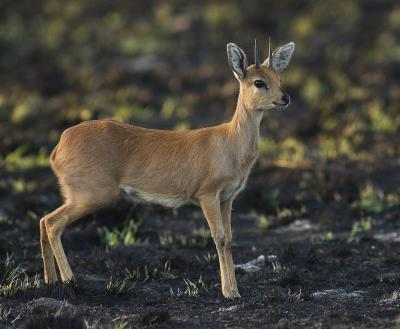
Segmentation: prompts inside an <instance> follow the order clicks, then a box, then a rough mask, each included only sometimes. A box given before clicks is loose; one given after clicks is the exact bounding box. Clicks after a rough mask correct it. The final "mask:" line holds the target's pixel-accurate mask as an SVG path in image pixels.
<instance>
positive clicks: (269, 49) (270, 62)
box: [268, 37, 272, 68]
mask: <svg viewBox="0 0 400 329" xmlns="http://www.w3.org/2000/svg"><path fill="white" fill-rule="evenodd" d="M268 67H270V68H272V48H271V37H268Z"/></svg>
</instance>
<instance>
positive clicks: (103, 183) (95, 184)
mask: <svg viewBox="0 0 400 329" xmlns="http://www.w3.org/2000/svg"><path fill="white" fill-rule="evenodd" d="M254 48H255V49H254V52H255V55H254V57H255V64H253V65H250V66H248V62H247V58H246V54H245V53H244V51H243V50H242V49H241V48H239V47H238V46H237V45H235V44H234V43H229V44H228V45H227V52H228V61H229V65H230V67H231V69H232V71H233V74H234V75H235V77H236V79H237V80H238V81H239V85H240V92H239V97H238V101H237V106H236V111H235V114H234V116H233V118H232V120H231V121H230V122H228V123H224V124H222V125H219V126H215V127H207V128H202V129H195V130H188V131H163V130H153V129H146V128H141V127H137V126H132V125H129V124H126V123H122V122H117V121H112V120H100V121H87V122H83V123H81V124H78V125H76V126H74V127H72V128H69V129H67V130H65V131H64V132H63V133H62V135H61V138H60V141H59V143H58V145H57V146H56V147H55V149H54V150H53V152H52V154H51V166H52V169H53V171H54V172H55V174H56V175H57V177H58V179H59V183H60V187H61V191H62V194H63V196H64V198H65V202H64V204H63V205H62V206H61V207H59V208H58V209H56V210H54V211H53V212H52V213H50V214H48V215H47V216H45V217H43V218H42V219H41V220H40V242H41V248H42V256H43V263H44V279H45V282H46V283H48V284H55V283H56V281H57V274H56V268H55V263H54V258H53V255H54V257H55V259H56V261H57V265H58V268H59V271H60V275H61V279H62V281H63V282H66V283H67V282H71V281H73V280H74V276H73V273H72V271H71V268H70V266H69V264H68V260H67V258H66V256H65V253H64V250H63V247H62V245H61V234H62V233H63V231H64V229H65V227H66V226H67V225H68V224H71V223H72V222H74V221H76V220H78V219H79V218H81V217H83V216H85V215H87V214H89V213H91V212H94V211H95V210H97V209H99V208H101V207H106V206H109V205H111V204H112V203H113V202H114V201H115V200H116V199H117V198H118V197H119V196H120V195H121V194H125V195H127V196H129V197H131V198H132V199H133V200H134V201H139V202H143V201H145V202H152V203H157V204H161V205H164V206H167V207H180V206H183V205H187V204H193V205H197V206H199V207H201V209H202V210H203V212H204V216H205V218H206V219H207V222H208V225H209V227H210V230H211V236H212V238H213V239H214V242H215V245H216V249H217V252H218V259H219V266H220V272H221V285H222V294H223V295H224V296H225V297H226V298H234V297H240V295H239V292H238V289H237V284H236V278H235V271H234V266H233V260H232V252H231V241H232V232H231V209H232V202H233V200H234V199H235V197H236V196H237V194H238V193H239V192H240V191H241V190H242V189H243V188H244V186H245V183H246V180H247V177H248V176H249V173H250V170H251V168H252V166H253V164H254V162H255V161H256V159H257V157H258V154H259V150H258V144H259V130H260V129H259V127H260V122H261V119H262V117H263V113H264V111H266V110H271V109H275V108H285V107H287V106H288V104H289V102H290V98H289V95H287V94H286V93H285V92H283V90H282V89H281V86H280V79H279V73H280V72H282V71H283V70H284V69H285V68H286V67H287V66H288V64H289V61H290V58H291V56H292V54H293V51H294V43H292V42H291V43H288V44H286V45H284V46H282V47H279V48H277V49H276V50H275V51H274V52H272V51H271V46H270V47H269V56H268V58H267V59H266V60H265V61H264V62H263V63H261V62H260V60H259V58H258V55H257V45H256V44H255V47H254Z"/></svg>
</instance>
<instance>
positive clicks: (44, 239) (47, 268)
mask: <svg viewBox="0 0 400 329" xmlns="http://www.w3.org/2000/svg"><path fill="white" fill-rule="evenodd" d="M57 210H58V209H57ZM57 210H56V211H57ZM49 215H52V213H51V214H49ZM49 215H47V216H45V217H43V218H42V219H41V220H40V246H41V250H42V258H43V269H44V282H45V283H47V284H55V283H56V282H57V272H56V266H55V264H54V256H53V252H52V251H51V246H50V241H49V237H48V236H47V231H46V225H45V220H46V218H47V217H49Z"/></svg>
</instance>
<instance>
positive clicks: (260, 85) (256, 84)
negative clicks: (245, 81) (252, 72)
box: [254, 80, 266, 88]
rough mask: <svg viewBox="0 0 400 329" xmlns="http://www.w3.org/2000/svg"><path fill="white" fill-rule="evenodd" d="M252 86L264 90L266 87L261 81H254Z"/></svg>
mask: <svg viewBox="0 0 400 329" xmlns="http://www.w3.org/2000/svg"><path fill="white" fill-rule="evenodd" d="M254 85H255V86H256V87H257V88H264V87H266V85H265V82H264V81H262V80H256V81H254Z"/></svg>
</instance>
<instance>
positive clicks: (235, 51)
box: [226, 43, 248, 80]
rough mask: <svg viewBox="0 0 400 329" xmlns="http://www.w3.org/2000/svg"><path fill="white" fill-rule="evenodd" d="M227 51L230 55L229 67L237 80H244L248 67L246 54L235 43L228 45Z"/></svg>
mask: <svg viewBox="0 0 400 329" xmlns="http://www.w3.org/2000/svg"><path fill="white" fill-rule="evenodd" d="M226 51H227V53H228V62H229V66H230V67H231V69H232V71H233V73H234V75H235V77H236V79H238V80H242V79H244V78H245V77H246V72H247V66H248V63H247V57H246V54H245V53H244V51H243V50H242V49H241V48H239V47H238V46H237V45H235V44H234V43H228V44H227V45H226Z"/></svg>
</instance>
